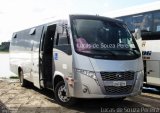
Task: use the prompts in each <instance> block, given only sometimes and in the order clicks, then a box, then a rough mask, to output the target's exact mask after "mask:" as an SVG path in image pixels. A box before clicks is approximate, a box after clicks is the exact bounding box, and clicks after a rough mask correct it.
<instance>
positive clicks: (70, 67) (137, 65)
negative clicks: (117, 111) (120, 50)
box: [10, 22, 143, 98]
mask: <svg viewBox="0 0 160 113" xmlns="http://www.w3.org/2000/svg"><path fill="white" fill-rule="evenodd" d="M68 25H69V28H70V22H69V23H68ZM39 29H40V30H39V35H36V37H37V40H36V37H35V38H33V37H30V39H28V37H24V38H22V39H21V40H23V41H26V40H28V41H29V42H28V44H29V46H24V45H22V46H18V47H16V44H15V45H13V40H14V38H13V39H12V45H11V48H10V65H11V71H12V72H14V73H16V74H18V68H19V67H21V68H22V69H23V71H24V75H25V78H26V79H27V80H29V81H31V82H33V83H34V85H35V86H36V87H38V88H40V77H39V44H40V38H38V37H40V35H41V34H42V28H39ZM27 32H28V31H27ZM69 33H70V42H71V49H72V55H68V54H66V53H65V52H63V51H60V50H58V49H56V48H54V49H53V65H54V72H53V80H54V78H55V77H56V76H61V77H62V78H63V80H64V81H65V85H66V87H67V95H68V96H69V97H77V98H117V97H126V96H133V95H137V94H140V92H141V88H142V83H143V74H141V75H138V74H137V73H138V72H139V71H142V70H143V63H142V59H141V57H140V58H137V59H135V60H104V59H103V60H102V59H94V58H90V57H87V56H84V55H80V54H78V53H76V52H75V49H74V44H73V38H72V31H71V29H69ZM25 35H26V34H25ZM33 39H35V40H33ZM18 43H20V40H18ZM23 43H24V42H23ZM21 47H22V48H23V51H21V50H20V49H21ZM55 53H56V54H57V55H58V56H57V58H56V59H54V55H55ZM76 69H81V70H88V71H93V72H95V75H96V79H97V81H95V79H93V78H91V77H89V76H86V75H84V74H81V73H77V71H76ZM128 71H130V72H133V73H134V79H133V80H132V81H130V80H123V81H126V85H132V88H131V91H130V92H129V93H127V94H122V93H120V94H114V95H112V94H108V93H107V91H106V89H105V87H108V86H112V84H113V81H104V80H102V76H101V72H128ZM53 87H55V86H53ZM53 90H54V89H53ZM84 90H86V91H84ZM122 90H123V89H122Z"/></svg>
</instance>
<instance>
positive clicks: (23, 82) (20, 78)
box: [19, 70, 29, 87]
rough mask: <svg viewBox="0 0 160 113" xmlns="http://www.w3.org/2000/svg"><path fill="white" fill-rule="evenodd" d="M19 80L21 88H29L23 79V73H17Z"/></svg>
mask: <svg viewBox="0 0 160 113" xmlns="http://www.w3.org/2000/svg"><path fill="white" fill-rule="evenodd" d="M19 80H20V85H21V87H26V86H29V82H28V81H27V80H25V79H24V75H23V71H22V70H20V71H19Z"/></svg>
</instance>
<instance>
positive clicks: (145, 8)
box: [104, 1, 160, 18]
mask: <svg viewBox="0 0 160 113" xmlns="http://www.w3.org/2000/svg"><path fill="white" fill-rule="evenodd" d="M155 10H160V1H156V2H153V3H148V4H144V5H138V6H133V7H129V8H124V9H119V10H116V11H111V12H107V13H105V14H104V16H108V17H112V18H115V17H120V16H127V15H132V14H138V13H143V12H149V11H155Z"/></svg>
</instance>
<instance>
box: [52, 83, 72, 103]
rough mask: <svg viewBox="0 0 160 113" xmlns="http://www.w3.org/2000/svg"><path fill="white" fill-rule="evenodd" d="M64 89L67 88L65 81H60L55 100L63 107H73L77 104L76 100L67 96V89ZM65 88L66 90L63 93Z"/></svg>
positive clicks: (56, 88) (55, 92)
mask: <svg viewBox="0 0 160 113" xmlns="http://www.w3.org/2000/svg"><path fill="white" fill-rule="evenodd" d="M64 87H65V83H64V81H60V82H59V83H57V85H56V87H55V91H54V95H55V99H56V101H57V103H58V104H60V105H62V106H72V105H73V104H75V99H74V98H71V97H67V96H66V91H65V90H66V88H64ZM63 88H64V89H65V90H63V91H62V89H63ZM60 96H61V97H60ZM65 98H66V99H65Z"/></svg>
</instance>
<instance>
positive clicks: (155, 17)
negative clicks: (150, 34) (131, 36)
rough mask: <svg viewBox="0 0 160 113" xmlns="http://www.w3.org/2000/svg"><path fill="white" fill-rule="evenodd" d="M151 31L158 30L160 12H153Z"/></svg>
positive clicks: (159, 29)
mask: <svg viewBox="0 0 160 113" xmlns="http://www.w3.org/2000/svg"><path fill="white" fill-rule="evenodd" d="M153 17H154V19H153V31H160V12H156V13H153Z"/></svg>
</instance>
